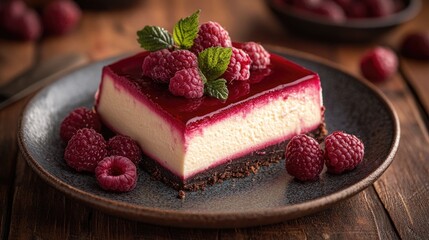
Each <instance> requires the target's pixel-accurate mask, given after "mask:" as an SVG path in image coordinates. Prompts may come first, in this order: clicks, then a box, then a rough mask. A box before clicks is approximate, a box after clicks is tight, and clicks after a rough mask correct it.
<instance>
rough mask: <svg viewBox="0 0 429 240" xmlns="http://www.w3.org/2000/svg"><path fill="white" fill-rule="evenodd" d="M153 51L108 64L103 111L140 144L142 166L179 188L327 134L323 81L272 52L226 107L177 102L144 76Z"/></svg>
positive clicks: (248, 169) (207, 101) (249, 168)
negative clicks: (296, 140)
mask: <svg viewBox="0 0 429 240" xmlns="http://www.w3.org/2000/svg"><path fill="white" fill-rule="evenodd" d="M147 55H148V52H142V53H139V54H137V55H134V56H131V57H129V58H126V59H123V60H120V61H118V62H116V63H113V64H111V65H108V66H105V67H104V68H103V72H102V81H101V83H100V86H99V89H98V92H97V94H96V104H95V105H96V110H97V112H98V114H99V115H100V117H101V119H102V120H103V122H104V123H105V124H106V125H107V126H108V127H109V128H110V129H112V130H113V131H115V132H117V133H120V134H123V135H127V136H129V137H131V138H133V139H135V140H136V141H137V142H138V143H139V145H140V147H141V148H142V150H143V152H144V153H145V155H146V156H147V157H146V158H145V159H144V160H143V161H142V162H143V163H142V165H143V167H144V168H145V169H146V170H147V171H149V172H150V173H151V174H152V175H153V176H155V177H156V178H158V179H160V180H162V181H163V182H165V183H167V184H169V185H171V186H173V187H174V188H176V189H185V190H197V189H201V188H203V187H205V186H206V185H207V184H213V183H216V182H218V181H221V180H223V179H227V178H230V177H242V176H246V175H249V174H250V173H252V172H256V171H257V169H258V168H259V167H260V166H261V165H268V164H270V163H272V162H278V161H279V160H280V159H281V158H282V157H283V153H284V145H285V144H286V143H287V140H288V139H290V138H291V137H293V136H295V135H297V134H301V133H308V134H313V135H315V136H320V135H323V132H324V128H323V126H324V118H323V116H324V115H323V113H324V107H323V102H322V89H321V83H320V79H319V76H318V75H317V74H316V73H314V72H312V71H310V70H307V69H305V68H303V67H301V66H299V65H297V64H295V63H292V62H290V61H288V60H286V59H285V58H283V57H281V56H278V55H275V54H271V64H270V66H269V68H268V69H264V70H263V71H259V72H251V78H250V79H249V80H248V81H246V82H243V81H235V82H232V83H230V84H229V85H228V90H229V97H228V99H227V100H226V101H221V100H219V99H216V98H213V97H209V96H204V97H202V98H197V99H186V98H183V97H176V96H173V95H172V94H171V93H170V92H169V91H168V87H166V86H165V85H163V84H161V83H159V82H156V81H153V80H152V79H150V78H147V77H144V76H143V74H142V70H141V66H142V63H143V60H144V58H145V57H146V56H147Z"/></svg>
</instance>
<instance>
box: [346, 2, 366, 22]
mask: <svg viewBox="0 0 429 240" xmlns="http://www.w3.org/2000/svg"><path fill="white" fill-rule="evenodd" d="M345 11H346V15H347V17H349V18H366V17H368V14H369V10H368V6H367V5H366V4H365V3H364V2H360V1H353V2H351V3H350V5H348V6H347V8H345Z"/></svg>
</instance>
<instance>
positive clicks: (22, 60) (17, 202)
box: [0, 0, 429, 239]
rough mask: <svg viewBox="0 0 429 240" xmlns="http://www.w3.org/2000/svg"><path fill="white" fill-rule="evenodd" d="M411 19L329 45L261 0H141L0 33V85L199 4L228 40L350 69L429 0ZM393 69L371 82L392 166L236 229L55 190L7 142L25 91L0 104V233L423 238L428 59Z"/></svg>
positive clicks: (392, 41)
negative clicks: (303, 211) (163, 217)
mask: <svg viewBox="0 0 429 240" xmlns="http://www.w3.org/2000/svg"><path fill="white" fill-rule="evenodd" d="M423 2H424V6H423V9H422V11H421V12H420V14H419V15H418V17H417V18H415V19H414V20H412V21H410V22H408V23H406V24H404V25H402V26H400V27H399V28H397V29H395V30H393V31H391V32H389V33H387V34H385V35H383V36H382V37H381V38H379V39H375V40H374V41H372V42H366V43H359V44H337V43H330V42H318V41H313V40H309V39H305V38H301V37H297V36H294V35H292V34H290V33H289V32H287V31H286V30H285V29H283V28H282V26H281V25H280V23H279V22H278V21H277V19H275V18H274V16H273V15H272V14H271V12H270V11H269V10H268V8H267V7H266V6H265V4H264V2H263V1H256V0H253V1H247V0H240V1H229V0H222V1H221V0H213V1H209V0H205V1H201V0H192V1H179V0H178V1H167V0H165V1H160V0H146V1H143V2H141V3H139V4H137V5H136V6H135V7H133V8H132V9H128V10H121V11H115V12H84V15H83V18H82V21H81V23H80V25H79V27H78V28H77V29H76V30H75V31H74V32H72V33H71V34H69V35H67V36H64V37H45V38H43V39H42V40H40V41H38V42H16V41H11V40H4V39H3V40H0V84H2V83H6V82H7V81H10V80H11V79H12V78H13V77H14V76H16V75H17V74H19V73H21V72H22V71H24V70H26V69H27V68H29V67H31V66H32V65H34V64H36V63H37V62H41V61H44V60H45V59H49V58H51V57H53V56H55V55H60V54H66V53H70V52H79V53H83V54H85V55H87V56H88V57H89V58H90V59H91V60H94V61H95V60H99V59H103V58H106V57H109V56H113V55H117V54H120V53H124V52H129V51H135V50H138V44H137V43H136V40H135V39H136V37H135V32H136V30H137V29H140V28H141V27H143V26H144V25H159V26H163V27H166V28H169V27H170V28H169V29H170V30H171V27H172V26H173V24H174V22H175V21H176V20H177V19H179V18H181V17H183V16H188V15H189V14H190V13H192V12H193V11H194V10H195V9H198V8H200V9H202V15H201V21H208V20H215V21H218V22H220V23H221V24H222V25H223V26H224V27H225V28H226V29H227V30H229V32H230V35H231V36H232V38H233V39H235V40H236V41H249V40H253V41H259V42H262V43H264V44H274V45H279V46H284V47H288V48H293V49H297V50H300V51H304V52H309V53H313V54H316V55H319V56H321V57H324V58H327V59H329V60H331V61H334V62H337V63H339V64H340V65H341V66H342V67H343V68H344V69H346V70H348V71H350V72H352V73H354V74H356V75H358V74H359V69H358V61H359V58H360V56H361V54H362V52H363V51H364V50H366V49H368V48H370V47H371V46H375V45H378V44H389V45H390V46H394V47H397V46H398V44H399V42H400V39H401V37H402V36H403V35H404V33H406V32H407V31H409V30H411V29H424V28H426V29H427V26H428V25H427V24H428V23H429V3H428V2H426V1H423ZM400 63H401V66H400V71H399V72H398V73H397V74H396V75H395V76H394V77H393V78H392V79H391V80H390V81H388V82H386V83H384V84H380V85H378V87H379V88H380V89H381V91H382V92H383V93H384V94H385V95H386V96H387V97H388V99H389V100H390V101H391V102H392V103H393V105H394V107H395V108H396V111H397V113H398V115H399V118H400V125H401V143H400V146H399V149H398V152H397V154H396V157H395V159H394V161H393V163H392V165H391V166H390V167H389V168H388V170H387V171H386V172H385V173H384V174H383V175H382V176H381V177H380V178H379V179H378V180H377V181H376V182H375V183H374V184H373V185H372V186H370V187H368V188H367V189H365V190H364V191H362V192H360V193H359V194H357V195H355V196H353V197H351V198H350V199H348V200H345V201H343V202H340V203H338V204H336V205H334V206H333V207H332V208H330V209H327V210H325V211H322V212H319V213H316V214H314V215H311V216H307V217H303V218H300V219H296V220H291V221H287V222H284V223H280V224H275V225H269V226H260V227H253V228H244V229H211V230H207V229H180V228H172V227H162V226H154V225H150V224H145V223H140V222H133V221H129V220H124V219H121V218H118V217H114V216H109V215H106V214H104V213H103V212H100V211H98V210H95V209H93V208H90V207H88V206H86V205H84V204H81V203H79V202H76V201H75V200H73V199H71V198H69V197H67V196H65V195H64V194H63V193H62V192H60V191H57V190H56V189H54V188H53V187H51V186H49V185H48V184H47V183H45V182H44V181H42V180H41V179H40V178H39V177H38V176H37V175H36V174H35V173H34V172H33V171H32V170H31V168H30V167H29V166H28V165H27V163H26V161H25V160H24V159H23V157H22V156H21V155H20V153H19V149H18V145H17V131H18V122H19V120H20V115H21V113H22V110H23V107H24V106H25V104H26V102H27V101H28V99H29V98H27V99H24V100H22V101H19V102H17V103H15V104H13V105H11V106H9V107H7V108H5V109H3V110H0V206H1V210H0V216H1V218H0V238H3V239H107V238H112V239H119V238H120V239H134V238H150V239H236V238H237V239H248V238H251V239H307V238H310V239H313V238H315V239H330V238H334V239H376V238H378V239H397V238H402V239H427V238H428V237H429V223H428V219H427V217H428V216H429V207H428V200H429V176H428V174H429V138H428V127H429V120H428V119H429V115H428V114H429V94H427V91H428V89H429V62H424V61H416V60H410V59H405V58H401V59H400Z"/></svg>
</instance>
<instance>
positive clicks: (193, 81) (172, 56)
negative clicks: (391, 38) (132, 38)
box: [137, 10, 270, 100]
mask: <svg viewBox="0 0 429 240" xmlns="http://www.w3.org/2000/svg"><path fill="white" fill-rule="evenodd" d="M199 13H200V11H199V10H198V11H196V12H195V13H193V14H192V15H191V16H189V17H186V18H183V19H180V20H179V22H178V23H176V25H175V26H174V30H173V35H171V34H170V33H169V32H168V31H167V30H165V29H164V28H161V27H158V26H145V27H144V28H143V29H142V30H140V31H138V32H137V37H138V39H137V41H138V42H139V43H140V46H141V47H142V48H144V49H146V50H148V51H151V53H150V54H149V56H148V57H146V58H145V60H144V62H143V65H142V70H143V74H144V75H145V76H148V77H150V78H152V79H154V80H156V81H159V82H161V83H166V84H169V86H168V89H169V90H170V92H171V93H172V94H173V95H176V96H183V97H185V98H200V97H202V96H203V95H204V94H206V95H208V96H212V97H215V98H218V99H220V100H226V99H227V98H228V87H227V84H228V83H229V82H232V81H246V80H248V79H249V77H250V69H251V68H252V69H261V68H266V67H267V66H268V65H269V63H270V58H269V53H268V52H266V51H265V49H264V48H263V47H262V46H261V45H259V44H257V43H253V42H252V43H246V44H243V45H242V47H241V48H242V49H240V48H236V47H233V46H232V43H231V39H230V37H229V34H228V32H227V31H226V30H225V29H224V28H223V27H222V26H221V25H220V24H219V23H216V22H207V23H203V24H201V25H199ZM252 62H253V63H252Z"/></svg>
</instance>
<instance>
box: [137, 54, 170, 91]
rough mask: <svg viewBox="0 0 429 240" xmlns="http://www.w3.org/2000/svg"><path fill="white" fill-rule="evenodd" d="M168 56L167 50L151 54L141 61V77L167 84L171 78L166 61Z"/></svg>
mask: <svg viewBox="0 0 429 240" xmlns="http://www.w3.org/2000/svg"><path fill="white" fill-rule="evenodd" d="M169 55H170V51H168V50H167V49H162V50H158V51H155V52H151V53H150V54H149V55H148V56H147V57H145V59H144V61H143V64H142V70H143V75H145V76H148V77H150V78H152V79H154V80H157V81H160V82H164V83H167V82H168V81H169V80H170V78H171V77H172V76H171V75H172V74H171V71H170V68H169V66H168V64H169V63H168V60H167V57H168V56H169Z"/></svg>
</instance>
